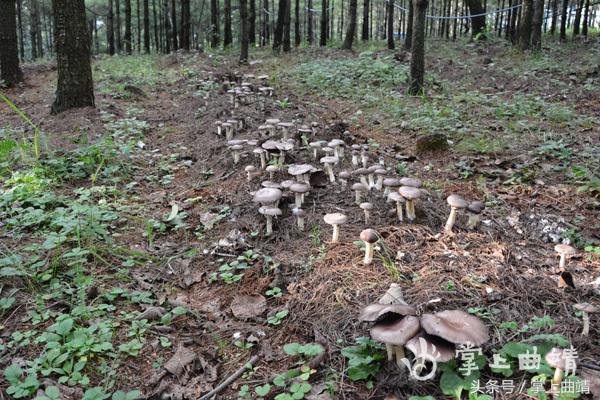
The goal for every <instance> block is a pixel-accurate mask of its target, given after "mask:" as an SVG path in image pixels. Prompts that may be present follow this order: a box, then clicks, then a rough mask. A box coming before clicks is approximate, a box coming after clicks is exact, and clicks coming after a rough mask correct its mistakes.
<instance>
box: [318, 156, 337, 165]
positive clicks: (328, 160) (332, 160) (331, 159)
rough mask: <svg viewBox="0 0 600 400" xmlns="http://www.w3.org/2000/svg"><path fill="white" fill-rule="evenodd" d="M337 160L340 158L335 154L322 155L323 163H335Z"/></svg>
mask: <svg viewBox="0 0 600 400" xmlns="http://www.w3.org/2000/svg"><path fill="white" fill-rule="evenodd" d="M336 162H338V158H337V157H335V156H326V157H321V163H323V164H335V163H336Z"/></svg>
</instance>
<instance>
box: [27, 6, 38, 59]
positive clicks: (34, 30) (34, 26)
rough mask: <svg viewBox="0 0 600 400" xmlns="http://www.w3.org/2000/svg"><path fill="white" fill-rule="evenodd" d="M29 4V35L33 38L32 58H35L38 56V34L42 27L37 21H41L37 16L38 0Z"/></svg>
mask: <svg viewBox="0 0 600 400" xmlns="http://www.w3.org/2000/svg"><path fill="white" fill-rule="evenodd" d="M29 4H30V10H29V13H30V14H29V18H30V19H31V25H30V30H29V36H30V39H31V59H32V60H35V59H37V58H38V46H37V35H38V30H39V29H40V27H39V24H38V23H37V22H36V21H39V20H38V18H37V9H38V7H37V0H30V3H29Z"/></svg>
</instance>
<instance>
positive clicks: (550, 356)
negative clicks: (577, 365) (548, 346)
mask: <svg viewBox="0 0 600 400" xmlns="http://www.w3.org/2000/svg"><path fill="white" fill-rule="evenodd" d="M545 359H546V362H547V363H548V365H549V366H551V367H552V368H558V369H563V370H564V369H565V364H566V361H567V360H566V358H565V355H564V353H563V350H562V349H558V348H556V347H553V348H552V350H550V351H549V352H548V353H547V354H546V357H545Z"/></svg>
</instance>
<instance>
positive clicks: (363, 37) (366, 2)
mask: <svg viewBox="0 0 600 400" xmlns="http://www.w3.org/2000/svg"><path fill="white" fill-rule="evenodd" d="M360 39H361V40H363V41H367V40H369V0H363V22H362V33H361V36H360Z"/></svg>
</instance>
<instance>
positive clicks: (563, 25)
mask: <svg viewBox="0 0 600 400" xmlns="http://www.w3.org/2000/svg"><path fill="white" fill-rule="evenodd" d="M568 8H569V0H563V2H562V9H561V13H560V41H561V42H565V41H566V40H567V9H568Z"/></svg>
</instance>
